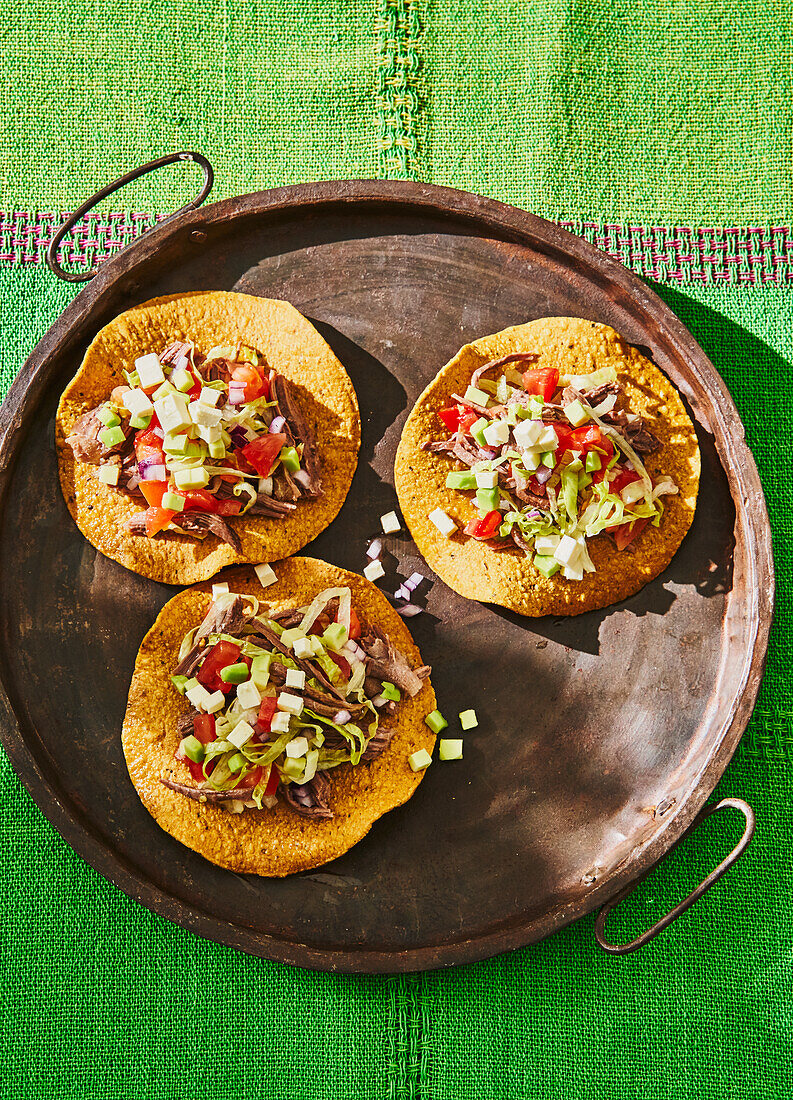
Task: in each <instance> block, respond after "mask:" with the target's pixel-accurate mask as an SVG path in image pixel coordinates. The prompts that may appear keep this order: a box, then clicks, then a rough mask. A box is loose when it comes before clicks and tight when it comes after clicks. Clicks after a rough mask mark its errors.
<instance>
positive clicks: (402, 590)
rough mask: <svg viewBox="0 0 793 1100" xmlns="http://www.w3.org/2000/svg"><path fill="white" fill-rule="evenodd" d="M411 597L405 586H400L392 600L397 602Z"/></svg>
mask: <svg viewBox="0 0 793 1100" xmlns="http://www.w3.org/2000/svg"><path fill="white" fill-rule="evenodd" d="M412 595H413V593H412V592H411V591H410V589H409V588H408V587H407V585H405V584H400V586H399V588H397V590H396V592H395V593H394V598H395V599H397V600H409V599H410V597H411V596H412Z"/></svg>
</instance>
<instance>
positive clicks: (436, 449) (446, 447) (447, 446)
mask: <svg viewBox="0 0 793 1100" xmlns="http://www.w3.org/2000/svg"><path fill="white" fill-rule="evenodd" d="M421 449H422V451H432V452H433V454H452V452H453V450H454V440H452V439H439V440H438V441H437V442H435V441H434V440H430V439H428V440H426V441H425V442H424V443H422V444H421Z"/></svg>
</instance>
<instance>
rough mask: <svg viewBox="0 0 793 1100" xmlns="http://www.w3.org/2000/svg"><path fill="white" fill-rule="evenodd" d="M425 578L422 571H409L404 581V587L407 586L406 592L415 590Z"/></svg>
mask: <svg viewBox="0 0 793 1100" xmlns="http://www.w3.org/2000/svg"><path fill="white" fill-rule="evenodd" d="M426 579H427V578H426V577H425V576H424V574H423V573H411V574H410V576H409V577H408V579H407V580H406V581H405V584H404V587H405V588H407V590H408V592H415V591H416V589H417V588H418V586H419V585H420V584H421V582H422V581H424V580H426Z"/></svg>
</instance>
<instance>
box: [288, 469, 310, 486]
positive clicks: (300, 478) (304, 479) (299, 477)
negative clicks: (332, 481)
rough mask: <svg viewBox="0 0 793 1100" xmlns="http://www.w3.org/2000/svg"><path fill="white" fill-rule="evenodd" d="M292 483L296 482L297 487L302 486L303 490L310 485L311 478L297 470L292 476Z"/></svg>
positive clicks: (302, 471) (303, 471)
mask: <svg viewBox="0 0 793 1100" xmlns="http://www.w3.org/2000/svg"><path fill="white" fill-rule="evenodd" d="M292 479H293V481H296V482H297V483H298V485H302V486H303V487H304V488H306V487H307V486H309V485H310V484H311V478H310V477H309V476H308V473H307V472H306V471H305V470H298V471H297V473H295V474H292Z"/></svg>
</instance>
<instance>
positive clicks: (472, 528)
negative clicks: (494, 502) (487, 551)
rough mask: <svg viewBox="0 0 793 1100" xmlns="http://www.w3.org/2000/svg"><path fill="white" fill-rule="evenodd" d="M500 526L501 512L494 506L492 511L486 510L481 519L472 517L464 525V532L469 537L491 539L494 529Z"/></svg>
mask: <svg viewBox="0 0 793 1100" xmlns="http://www.w3.org/2000/svg"><path fill="white" fill-rule="evenodd" d="M500 526H501V513H500V512H499V510H498V509H497V508H494V509H493V511H492V512H488V513H487V515H486V516H483V517H482V519H479V518H477V519H472V520H471V521H470V522H469V523H467V524H466V525H465V529H464V531H465V534H466V535H470V536H471V538H474V539H479V540H480V541H482V540H484V539H492V538H493V536H494V535H495V533H496V531H497V530H498V529H499V527H500Z"/></svg>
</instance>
